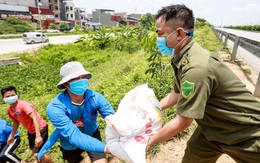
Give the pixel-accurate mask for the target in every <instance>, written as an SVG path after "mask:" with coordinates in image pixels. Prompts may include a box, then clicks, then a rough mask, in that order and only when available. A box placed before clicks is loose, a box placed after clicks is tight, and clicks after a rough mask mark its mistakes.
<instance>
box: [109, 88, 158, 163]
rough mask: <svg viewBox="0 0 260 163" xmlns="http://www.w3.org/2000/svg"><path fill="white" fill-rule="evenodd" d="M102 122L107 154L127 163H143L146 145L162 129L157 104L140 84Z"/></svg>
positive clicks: (152, 95) (152, 94)
mask: <svg viewBox="0 0 260 163" xmlns="http://www.w3.org/2000/svg"><path fill="white" fill-rule="evenodd" d="M106 123H107V127H106V142H107V147H108V149H109V151H110V152H111V153H112V154H113V155H115V156H117V157H119V158H121V159H123V160H125V161H127V162H130V163H145V162H146V159H145V148H146V145H147V142H148V140H149V138H150V137H151V136H152V135H154V134H155V133H156V132H157V131H158V130H159V129H160V128H161V127H162V114H161V107H160V103H159V101H158V100H157V98H156V97H155V94H154V92H153V90H152V89H150V88H148V85H147V84H142V85H140V86H138V87H136V88H134V89H132V90H131V91H129V92H128V93H127V94H126V95H125V97H124V98H123V99H122V100H121V102H120V104H119V106H118V110H117V112H116V113H115V114H114V115H110V116H108V117H106Z"/></svg>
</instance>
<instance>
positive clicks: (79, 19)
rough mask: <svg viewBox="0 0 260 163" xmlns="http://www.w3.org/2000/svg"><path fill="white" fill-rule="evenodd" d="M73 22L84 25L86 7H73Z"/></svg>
mask: <svg viewBox="0 0 260 163" xmlns="http://www.w3.org/2000/svg"><path fill="white" fill-rule="evenodd" d="M74 9H75V22H76V24H78V25H79V26H85V23H86V22H87V21H86V8H80V7H75V8H74Z"/></svg>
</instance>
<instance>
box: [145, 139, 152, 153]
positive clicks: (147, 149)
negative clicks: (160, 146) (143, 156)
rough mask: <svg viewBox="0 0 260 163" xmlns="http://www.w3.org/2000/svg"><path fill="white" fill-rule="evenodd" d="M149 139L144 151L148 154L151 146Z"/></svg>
mask: <svg viewBox="0 0 260 163" xmlns="http://www.w3.org/2000/svg"><path fill="white" fill-rule="evenodd" d="M150 140H151V139H149V140H148V142H147V145H146V149H145V151H146V152H148V151H149V149H150V148H151V147H152V145H151V144H150V143H149V142H150Z"/></svg>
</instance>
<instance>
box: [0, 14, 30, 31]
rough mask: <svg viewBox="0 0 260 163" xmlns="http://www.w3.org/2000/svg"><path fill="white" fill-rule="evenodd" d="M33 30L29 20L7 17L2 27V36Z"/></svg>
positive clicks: (0, 27) (0, 28) (0, 29)
mask: <svg viewBox="0 0 260 163" xmlns="http://www.w3.org/2000/svg"><path fill="white" fill-rule="evenodd" d="M33 30H34V29H33V27H32V26H31V23H30V22H29V21H28V20H21V19H18V18H15V17H7V18H6V19H4V20H3V21H2V22H1V25H0V34H16V33H23V32H30V31H33Z"/></svg>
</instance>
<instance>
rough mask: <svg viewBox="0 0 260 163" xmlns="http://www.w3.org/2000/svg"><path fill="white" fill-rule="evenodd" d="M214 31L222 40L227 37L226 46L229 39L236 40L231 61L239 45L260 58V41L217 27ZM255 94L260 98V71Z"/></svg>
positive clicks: (234, 57) (225, 46)
mask: <svg viewBox="0 0 260 163" xmlns="http://www.w3.org/2000/svg"><path fill="white" fill-rule="evenodd" d="M213 32H214V33H215V35H216V36H217V37H218V38H219V39H220V40H221V41H223V37H225V39H224V48H227V43H228V40H231V41H233V42H234V45H233V49H232V52H231V61H233V60H235V59H236V54H237V49H238V46H240V47H243V48H244V49H246V50H247V51H249V52H250V53H252V54H253V55H256V56H257V57H259V58H260V55H259V54H260V42H258V41H255V40H251V39H248V38H244V37H241V36H236V35H234V34H232V33H228V32H226V31H221V30H218V29H215V28H213ZM254 96H255V97H257V98H260V72H259V75H258V79H257V82H256V86H255V91H254Z"/></svg>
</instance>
